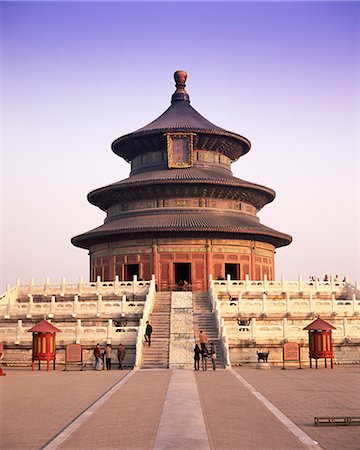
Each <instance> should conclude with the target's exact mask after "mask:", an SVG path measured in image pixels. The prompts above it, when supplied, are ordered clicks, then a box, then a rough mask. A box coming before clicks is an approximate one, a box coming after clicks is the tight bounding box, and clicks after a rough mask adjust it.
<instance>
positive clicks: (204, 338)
mask: <svg viewBox="0 0 360 450" xmlns="http://www.w3.org/2000/svg"><path fill="white" fill-rule="evenodd" d="M207 341H208V338H207V335H206V331H200V347H201V349H203V348H204V347H206V343H207Z"/></svg>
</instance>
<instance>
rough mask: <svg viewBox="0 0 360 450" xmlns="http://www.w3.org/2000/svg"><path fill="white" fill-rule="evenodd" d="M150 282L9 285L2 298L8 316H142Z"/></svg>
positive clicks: (2, 308)
mask: <svg viewBox="0 0 360 450" xmlns="http://www.w3.org/2000/svg"><path fill="white" fill-rule="evenodd" d="M150 283H151V282H150V281H137V279H136V277H134V281H132V282H130V281H129V282H122V281H118V280H115V281H114V282H100V281H99V280H98V281H97V282H95V283H83V282H81V281H80V282H79V283H70V284H66V283H65V280H63V282H62V283H61V284H50V283H48V280H47V283H46V284H44V285H36V284H34V283H33V282H30V284H28V285H21V284H20V283H19V282H18V283H17V285H16V286H14V287H13V288H11V289H10V288H8V289H7V291H6V292H5V293H4V294H3V295H2V296H1V299H0V314H1V315H2V316H3V317H4V318H5V319H10V318H14V317H15V318H22V317H26V318H31V317H36V316H42V317H48V318H56V317H57V316H58V317H59V316H64V315H65V316H71V317H77V316H80V317H87V316H96V317H101V316H107V315H118V314H120V315H127V314H131V315H142V313H143V310H144V305H145V301H146V295H147V293H148V291H149V288H150Z"/></svg>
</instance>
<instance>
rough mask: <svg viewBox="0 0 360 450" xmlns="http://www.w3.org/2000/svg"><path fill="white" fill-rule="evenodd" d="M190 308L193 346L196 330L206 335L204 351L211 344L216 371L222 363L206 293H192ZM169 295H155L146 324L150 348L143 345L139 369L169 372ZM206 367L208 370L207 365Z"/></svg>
mask: <svg viewBox="0 0 360 450" xmlns="http://www.w3.org/2000/svg"><path fill="white" fill-rule="evenodd" d="M192 297H193V308H194V335H195V342H197V343H199V335H200V330H203V331H205V332H206V335H207V337H208V343H207V347H208V348H210V342H211V341H213V342H214V344H215V347H216V355H217V360H216V367H217V368H219V369H220V368H224V367H225V360H224V354H223V349H222V345H221V341H220V339H219V332H218V328H217V324H216V321H215V316H214V313H213V310H212V305H211V301H210V297H209V293H208V292H193V293H192ZM170 316H171V292H157V293H156V297H155V302H154V308H153V311H152V313H151V315H150V318H149V322H150V324H151V326H152V327H153V333H152V335H151V346H150V347H149V346H148V344H147V343H146V342H144V343H143V353H142V364H141V368H142V369H167V368H169V344H170V320H171V317H170ZM208 367H210V368H211V364H210V362H209V365H208Z"/></svg>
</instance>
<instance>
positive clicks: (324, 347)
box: [304, 317, 336, 369]
mask: <svg viewBox="0 0 360 450" xmlns="http://www.w3.org/2000/svg"><path fill="white" fill-rule="evenodd" d="M304 330H308V331H309V357H310V368H311V367H312V364H311V359H312V358H315V367H316V369H317V368H318V361H317V360H318V359H319V358H325V367H327V364H326V359H327V358H330V361H331V368H332V369H333V367H334V363H333V361H334V351H333V343H332V336H331V330H336V328H335V327H334V326H333V325H331V324H330V323H328V322H325V320H323V319H320V317H318V318H317V319H316V320H314V322H311V323H310V324H309V325H308V326H307V327H305V328H304Z"/></svg>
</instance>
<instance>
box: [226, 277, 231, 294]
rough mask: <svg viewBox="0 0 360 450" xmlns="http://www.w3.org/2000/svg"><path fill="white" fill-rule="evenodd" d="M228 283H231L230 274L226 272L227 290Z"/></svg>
mask: <svg viewBox="0 0 360 450" xmlns="http://www.w3.org/2000/svg"><path fill="white" fill-rule="evenodd" d="M230 284H231V275H230V274H229V273H228V274H227V275H226V289H227V290H228V291H229V290H230Z"/></svg>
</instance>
